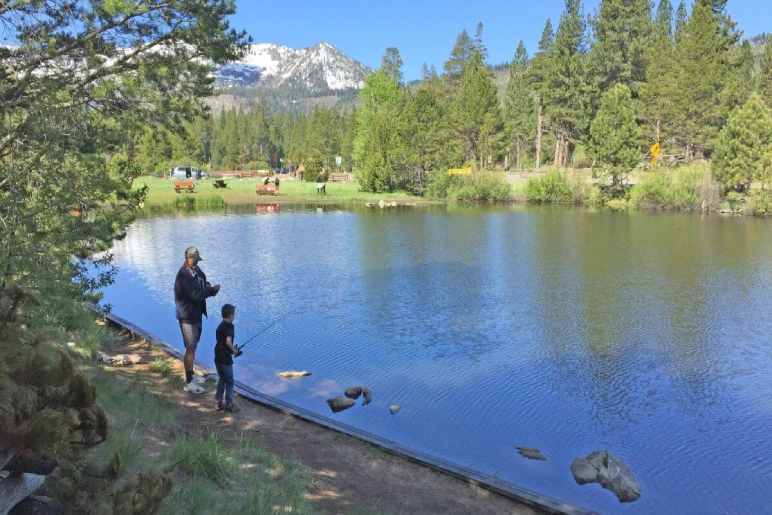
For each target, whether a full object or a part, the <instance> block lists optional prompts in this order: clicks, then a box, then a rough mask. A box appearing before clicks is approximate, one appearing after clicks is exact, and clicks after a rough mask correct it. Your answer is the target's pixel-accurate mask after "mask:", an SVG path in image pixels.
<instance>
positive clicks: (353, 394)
mask: <svg viewBox="0 0 772 515" xmlns="http://www.w3.org/2000/svg"><path fill="white" fill-rule="evenodd" d="M345 394H346V397H348V398H349V399H358V398H359V396H360V395H362V387H361V386H352V387H351V388H346V392H345Z"/></svg>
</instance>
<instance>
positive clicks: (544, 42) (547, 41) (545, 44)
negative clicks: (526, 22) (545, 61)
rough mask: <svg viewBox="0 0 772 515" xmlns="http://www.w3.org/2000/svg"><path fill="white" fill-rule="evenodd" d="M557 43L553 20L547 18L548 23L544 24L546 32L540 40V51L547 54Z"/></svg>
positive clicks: (543, 32)
mask: <svg viewBox="0 0 772 515" xmlns="http://www.w3.org/2000/svg"><path fill="white" fill-rule="evenodd" d="M554 42H555V32H554V30H553V29H552V20H551V19H549V18H547V22H546V23H545V24H544V30H543V31H542V33H541V38H540V39H539V51H540V52H547V51H548V50H549V49H550V48H552V44H553V43H554Z"/></svg>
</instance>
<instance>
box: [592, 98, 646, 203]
mask: <svg viewBox="0 0 772 515" xmlns="http://www.w3.org/2000/svg"><path fill="white" fill-rule="evenodd" d="M589 148H590V153H591V154H592V155H593V157H594V158H595V161H596V164H597V165H598V166H599V167H600V168H601V169H602V170H603V172H604V173H606V174H607V175H608V176H609V177H610V179H611V189H612V192H613V193H614V194H621V193H622V192H623V186H624V178H625V176H626V175H627V174H628V173H629V172H630V171H632V169H633V168H634V167H635V166H636V165H637V164H638V162H639V161H640V159H641V151H640V132H639V129H638V124H637V123H636V121H635V104H634V102H633V98H632V95H631V92H630V89H629V88H628V87H627V86H625V85H624V84H617V85H616V86H614V87H613V88H611V89H610V90H609V91H608V92H607V93H606V94H605V95H603V100H602V101H601V106H600V109H599V110H598V115H597V116H596V117H595V119H594V120H593V122H592V127H591V128H590V141H589Z"/></svg>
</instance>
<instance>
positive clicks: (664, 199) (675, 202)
mask: <svg viewBox="0 0 772 515" xmlns="http://www.w3.org/2000/svg"><path fill="white" fill-rule="evenodd" d="M706 175H709V170H707V169H706V168H704V167H702V166H684V167H681V168H676V169H673V170H667V171H665V170H658V171H654V172H651V173H648V174H646V175H644V176H643V178H642V179H641V182H640V183H638V184H637V185H635V186H634V187H633V188H632V189H631V190H630V205H631V207H633V208H635V209H674V210H686V211H688V210H693V209H700V207H701V206H702V204H703V200H707V199H705V198H704V195H703V183H704V180H705V178H706Z"/></svg>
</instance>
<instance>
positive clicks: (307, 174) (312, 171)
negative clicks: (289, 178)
mask: <svg viewBox="0 0 772 515" xmlns="http://www.w3.org/2000/svg"><path fill="white" fill-rule="evenodd" d="M303 166H304V167H305V171H304V172H303V180H304V181H305V182H324V181H326V180H327V174H326V173H325V172H324V163H322V160H321V159H313V158H312V159H308V160H306V162H305V163H304V164H303Z"/></svg>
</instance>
